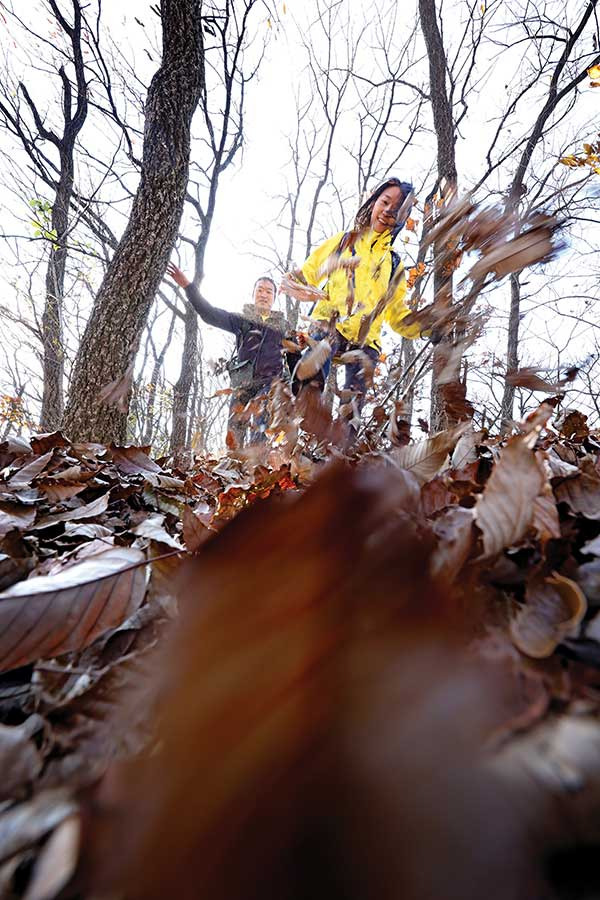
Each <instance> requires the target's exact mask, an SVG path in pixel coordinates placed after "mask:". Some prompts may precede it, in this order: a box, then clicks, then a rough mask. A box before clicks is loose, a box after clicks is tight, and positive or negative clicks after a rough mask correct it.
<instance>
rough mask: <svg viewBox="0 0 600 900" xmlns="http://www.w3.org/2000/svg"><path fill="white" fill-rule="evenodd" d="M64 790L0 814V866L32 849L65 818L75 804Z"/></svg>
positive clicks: (47, 793)
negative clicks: (29, 848)
mask: <svg viewBox="0 0 600 900" xmlns="http://www.w3.org/2000/svg"><path fill="white" fill-rule="evenodd" d="M71 793H72V792H71V791H70V790H69V789H68V788H55V789H53V790H47V791H43V792H42V793H41V794H38V795H37V796H36V797H34V798H33V800H29V801H28V802H27V803H20V804H19V805H18V806H13V807H12V808H11V809H9V810H7V811H6V812H4V813H2V814H0V863H1V862H4V860H6V859H10V857H11V856H14V855H15V853H19V852H20V851H21V850H25V849H27V848H28V847H32V846H34V845H35V844H37V842H38V841H39V840H41V838H43V837H44V836H45V835H46V834H48V832H49V831H52V830H53V829H54V828H56V827H57V826H58V825H60V823H61V822H63V821H64V820H65V819H66V818H68V816H72V815H73V814H75V813H76V812H77V804H76V802H75V800H73V798H72V796H71Z"/></svg>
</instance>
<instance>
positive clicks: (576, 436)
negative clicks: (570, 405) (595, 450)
mask: <svg viewBox="0 0 600 900" xmlns="http://www.w3.org/2000/svg"><path fill="white" fill-rule="evenodd" d="M587 418H588V417H587V416H586V415H584V414H583V413H582V412H580V411H579V410H578V409H565V410H563V413H562V415H561V416H559V417H558V419H557V420H556V422H555V423H554V424H555V427H556V428H557V429H558V431H559V432H560V433H561V434H562V435H564V437H566V438H568V439H569V440H583V438H586V437H587V436H588V434H589V433H590V429H589V426H588V424H587Z"/></svg>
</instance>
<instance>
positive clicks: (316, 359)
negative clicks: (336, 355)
mask: <svg viewBox="0 0 600 900" xmlns="http://www.w3.org/2000/svg"><path fill="white" fill-rule="evenodd" d="M330 356H331V344H330V343H329V341H328V340H326V339H323V340H322V341H318V342H317V344H316V345H315V346H314V347H313V348H312V349H311V350H309V351H308V353H305V354H304V356H303V357H302V359H301V360H300V362H299V363H298V365H297V366H296V368H295V371H294V375H295V377H296V378H299V379H300V381H306V380H307V379H309V378H312V377H313V375H316V374H317V372H318V371H319V370H320V369H322V368H323V366H324V365H325V363H326V362H327V360H328V359H329V357H330Z"/></svg>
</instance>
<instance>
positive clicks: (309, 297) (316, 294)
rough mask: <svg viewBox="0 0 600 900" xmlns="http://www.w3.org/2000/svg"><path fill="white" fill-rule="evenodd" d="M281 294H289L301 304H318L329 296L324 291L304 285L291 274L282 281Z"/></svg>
mask: <svg viewBox="0 0 600 900" xmlns="http://www.w3.org/2000/svg"><path fill="white" fill-rule="evenodd" d="M281 292H282V293H283V294H288V295H289V296H290V297H292V298H293V299H294V300H298V301H299V302H300V303H318V302H319V301H320V300H325V299H326V298H327V294H326V293H325V292H324V291H321V290H319V288H316V287H313V286H312V285H310V284H306V283H304V284H303V283H302V282H301V281H298V279H297V278H296V277H295V276H294V275H292V274H290V273H288V274H286V275H284V276H283V278H282V279H281Z"/></svg>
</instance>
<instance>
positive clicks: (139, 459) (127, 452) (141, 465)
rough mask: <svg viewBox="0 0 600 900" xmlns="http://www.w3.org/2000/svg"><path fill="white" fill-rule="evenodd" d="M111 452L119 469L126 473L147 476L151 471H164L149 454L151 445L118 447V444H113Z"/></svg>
mask: <svg viewBox="0 0 600 900" xmlns="http://www.w3.org/2000/svg"><path fill="white" fill-rule="evenodd" d="M110 452H111V455H112V458H113V461H114V463H115V465H116V467H117V469H119V471H121V472H123V473H124V474H125V475H144V476H146V475H147V474H148V473H149V472H150V473H158V472H161V471H162V470H161V468H160V466H159V465H157V463H155V462H154V460H153V459H150V457H149V456H148V453H149V452H150V447H132V446H127V447H117V446H116V444H112V445H111V447H110Z"/></svg>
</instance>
